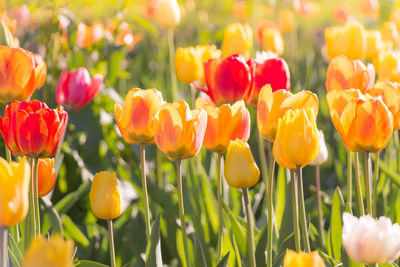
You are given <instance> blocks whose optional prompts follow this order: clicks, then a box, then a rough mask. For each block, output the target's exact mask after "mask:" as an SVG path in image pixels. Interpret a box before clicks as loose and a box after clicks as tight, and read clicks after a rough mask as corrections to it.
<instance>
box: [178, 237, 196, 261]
mask: <svg viewBox="0 0 400 267" xmlns="http://www.w3.org/2000/svg"><path fill="white" fill-rule="evenodd" d="M187 243H188V247H189V257H190V261H191V262H193V258H192V256H193V244H192V239H191V238H190V236H187ZM176 248H177V250H178V255H179V258H180V259H181V263H182V266H183V267H187V265H186V264H185V263H186V262H185V260H184V259H185V250H184V248H183V236H182V230H181V229H179V230H178V231H176Z"/></svg>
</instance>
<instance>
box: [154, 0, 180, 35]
mask: <svg viewBox="0 0 400 267" xmlns="http://www.w3.org/2000/svg"><path fill="white" fill-rule="evenodd" d="M155 17H156V19H157V21H158V23H159V24H160V25H161V27H164V28H174V27H176V26H177V25H178V24H179V22H180V21H181V10H180V8H179V5H178V2H177V1H176V0H159V1H158V3H157V6H156V8H155Z"/></svg>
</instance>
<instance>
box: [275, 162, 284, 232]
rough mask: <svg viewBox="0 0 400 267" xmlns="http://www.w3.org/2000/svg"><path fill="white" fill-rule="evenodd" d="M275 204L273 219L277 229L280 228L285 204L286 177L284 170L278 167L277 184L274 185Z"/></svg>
mask: <svg viewBox="0 0 400 267" xmlns="http://www.w3.org/2000/svg"><path fill="white" fill-rule="evenodd" d="M275 196H276V203H275V218H276V224H277V225H278V229H280V228H281V223H282V218H283V214H284V212H285V204H286V175H285V169H284V168H282V167H279V171H278V177H277V184H276V193H275Z"/></svg>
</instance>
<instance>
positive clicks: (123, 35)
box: [115, 21, 143, 50]
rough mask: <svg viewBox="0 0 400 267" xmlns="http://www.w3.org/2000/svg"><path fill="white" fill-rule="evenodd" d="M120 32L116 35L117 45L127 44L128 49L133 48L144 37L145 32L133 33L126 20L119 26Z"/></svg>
mask: <svg viewBox="0 0 400 267" xmlns="http://www.w3.org/2000/svg"><path fill="white" fill-rule="evenodd" d="M118 31H119V33H118V34H117V36H116V37H115V44H116V45H125V46H126V47H128V50H132V49H133V48H134V46H135V45H136V44H137V43H138V42H139V41H141V40H142V39H143V34H141V33H138V34H133V33H132V31H131V29H130V27H129V24H128V23H127V22H125V21H123V22H121V23H120V24H119V27H118Z"/></svg>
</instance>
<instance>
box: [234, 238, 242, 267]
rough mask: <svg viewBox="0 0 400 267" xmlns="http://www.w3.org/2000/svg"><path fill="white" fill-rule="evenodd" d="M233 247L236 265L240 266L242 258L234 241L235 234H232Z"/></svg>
mask: <svg viewBox="0 0 400 267" xmlns="http://www.w3.org/2000/svg"><path fill="white" fill-rule="evenodd" d="M232 243H233V248H234V249H235V255H236V263H237V266H238V267H242V258H241V257H240V252H239V247H238V245H237V242H236V238H235V235H233V234H232Z"/></svg>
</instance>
